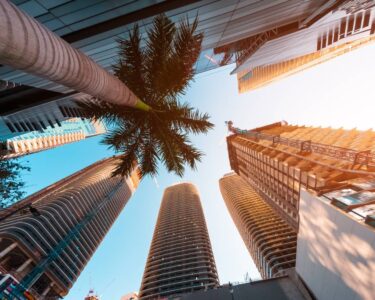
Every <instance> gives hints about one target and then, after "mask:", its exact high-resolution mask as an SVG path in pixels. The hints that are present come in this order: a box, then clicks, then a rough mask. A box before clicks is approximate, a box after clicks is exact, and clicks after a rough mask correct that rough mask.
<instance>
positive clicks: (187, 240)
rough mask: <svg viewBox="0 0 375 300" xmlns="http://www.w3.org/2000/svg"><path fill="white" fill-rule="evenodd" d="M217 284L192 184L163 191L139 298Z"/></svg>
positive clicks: (198, 202) (179, 292)
mask: <svg viewBox="0 0 375 300" xmlns="http://www.w3.org/2000/svg"><path fill="white" fill-rule="evenodd" d="M218 284H219V280H218V275H217V271H216V265H215V260H214V257H213V254H212V249H211V244H210V239H209V236H208V231H207V226H206V222H205V219H204V215H203V210H202V206H201V203H200V198H199V194H198V191H197V189H196V187H195V186H194V185H193V184H191V183H180V184H176V185H172V186H170V187H168V188H167V189H166V190H165V191H164V195H163V199H162V203H161V207H160V211H159V216H158V220H157V223H156V227H155V231H154V236H153V239H152V243H151V248H150V252H149V255H148V258H147V263H146V268H145V271H144V274H143V279H142V285H141V288H140V292H139V298H140V299H145V300H146V299H158V298H161V297H167V296H170V295H175V294H183V293H189V292H193V291H197V290H204V289H207V288H212V287H216V286H218Z"/></svg>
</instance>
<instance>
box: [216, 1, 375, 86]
mask: <svg viewBox="0 0 375 300" xmlns="http://www.w3.org/2000/svg"><path fill="white" fill-rule="evenodd" d="M315 4H316V5H317V6H316V7H314V8H313V9H312V11H311V12H310V13H308V14H306V15H305V16H301V18H300V19H299V20H298V21H297V22H289V23H284V22H279V23H278V24H275V25H274V27H273V28H271V29H268V30H266V31H263V32H260V33H258V34H256V35H249V36H247V37H246V38H244V39H242V40H240V41H237V42H235V43H231V44H227V45H224V46H219V47H217V48H215V52H216V53H225V55H226V56H227V57H233V56H235V60H236V68H235V69H234V70H233V71H232V74H236V76H237V80H238V90H239V92H240V93H243V92H247V91H251V90H254V89H257V88H260V87H263V86H265V85H267V84H270V83H272V82H274V81H276V80H280V79H282V78H284V77H287V76H290V75H292V74H294V73H297V72H300V71H303V70H305V69H307V68H310V67H312V66H315V65H317V64H320V63H322V62H325V61H327V60H330V59H332V58H335V57H337V56H340V55H342V54H344V53H347V52H349V51H352V50H354V49H357V48H359V47H362V46H364V45H368V44H369V43H372V42H373V41H374V33H375V2H374V1H368V0H346V1H324V2H323V3H318V2H316V3H315Z"/></svg>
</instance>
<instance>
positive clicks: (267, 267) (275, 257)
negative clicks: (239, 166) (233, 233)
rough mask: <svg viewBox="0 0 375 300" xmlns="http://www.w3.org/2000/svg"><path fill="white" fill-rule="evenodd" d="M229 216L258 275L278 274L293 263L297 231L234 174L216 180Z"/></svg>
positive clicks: (294, 260)
mask: <svg viewBox="0 0 375 300" xmlns="http://www.w3.org/2000/svg"><path fill="white" fill-rule="evenodd" d="M219 184H220V191H221V194H222V195H223V199H224V201H225V204H226V206H227V208H228V210H229V213H230V215H231V216H232V219H233V221H234V223H235V225H236V227H237V229H238V231H239V232H240V234H241V237H242V239H243V241H244V243H245V245H246V247H247V249H248V251H249V253H250V255H251V257H252V258H253V260H254V262H255V264H256V266H257V268H258V270H259V273H260V274H261V276H262V278H271V277H275V276H277V275H280V274H281V273H282V271H283V270H286V269H289V268H293V267H294V266H295V263H296V247H297V234H296V232H295V230H294V229H293V228H292V227H291V226H290V225H288V224H287V223H286V222H285V221H284V220H283V219H282V218H281V217H280V216H278V215H277V214H276V212H275V211H274V210H273V209H272V207H271V206H270V205H269V204H267V203H266V202H265V201H264V200H263V199H262V198H261V197H260V196H259V195H258V194H257V193H256V192H255V190H254V189H253V188H252V187H251V186H250V185H249V184H248V183H247V182H246V181H245V180H243V179H242V178H241V177H240V176H238V175H237V174H235V173H230V174H227V175H225V176H224V177H223V178H221V179H220V181H219Z"/></svg>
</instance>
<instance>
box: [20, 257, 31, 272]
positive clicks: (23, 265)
mask: <svg viewBox="0 0 375 300" xmlns="http://www.w3.org/2000/svg"><path fill="white" fill-rule="evenodd" d="M32 261H33V260H32V259H31V258H29V259H28V260H26V261H25V262H24V263H23V264H22V265H21V266H20V267H19V268H18V269H17V270H16V271H17V272H22V271H23V270H25V269H26V267H27V266H28V265H30V264H31V262H32Z"/></svg>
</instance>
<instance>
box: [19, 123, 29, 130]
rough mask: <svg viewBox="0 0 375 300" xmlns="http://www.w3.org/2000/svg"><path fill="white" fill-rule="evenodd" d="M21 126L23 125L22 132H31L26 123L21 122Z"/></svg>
mask: <svg viewBox="0 0 375 300" xmlns="http://www.w3.org/2000/svg"><path fill="white" fill-rule="evenodd" d="M20 125H21V127H22V130H21V131H29V130H28V129H27V127H26V125H25V123H23V122H20Z"/></svg>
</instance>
